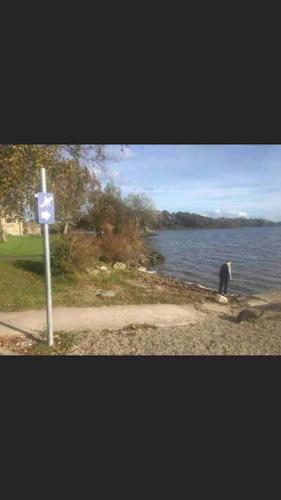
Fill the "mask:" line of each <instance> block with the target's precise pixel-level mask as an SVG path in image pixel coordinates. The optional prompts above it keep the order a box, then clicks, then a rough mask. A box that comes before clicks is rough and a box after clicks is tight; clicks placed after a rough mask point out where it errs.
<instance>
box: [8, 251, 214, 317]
mask: <svg viewBox="0 0 281 500" xmlns="http://www.w3.org/2000/svg"><path fill="white" fill-rule="evenodd" d="M0 290H1V293H0V311H1V312H8V311H21V310H24V309H40V308H43V307H45V281H44V267H43V263H42V259H41V261H36V260H13V261H7V260H2V261H1V260H0ZM52 290H53V304H54V307H56V306H68V307H70V306H77V307H90V306H100V305H111V304H155V303H170V304H184V303H189V302H194V301H196V300H200V297H202V294H205V295H206V292H201V291H200V290H196V287H194V288H192V287H188V286H186V285H184V284H181V283H176V282H175V280H172V279H167V278H164V277H161V276H157V275H150V274H145V273H141V272H139V271H135V270H127V271H117V270H113V269H112V270H111V271H110V274H106V273H102V272H100V273H99V274H97V275H84V276H65V277H64V276H59V275H57V276H53V279H52ZM99 290H104V291H109V290H110V291H113V292H114V293H115V297H108V298H102V297H99V296H97V295H96V293H97V291H99Z"/></svg>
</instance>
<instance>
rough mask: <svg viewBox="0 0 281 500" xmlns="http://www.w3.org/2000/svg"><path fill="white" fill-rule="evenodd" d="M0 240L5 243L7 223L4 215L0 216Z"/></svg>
mask: <svg viewBox="0 0 281 500" xmlns="http://www.w3.org/2000/svg"><path fill="white" fill-rule="evenodd" d="M0 233H1V234H0V241H2V243H7V223H6V218H5V217H0Z"/></svg>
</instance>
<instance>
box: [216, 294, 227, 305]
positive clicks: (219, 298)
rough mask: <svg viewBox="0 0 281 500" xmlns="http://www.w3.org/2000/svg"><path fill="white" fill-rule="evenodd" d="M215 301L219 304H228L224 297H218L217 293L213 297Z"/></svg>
mask: <svg viewBox="0 0 281 500" xmlns="http://www.w3.org/2000/svg"><path fill="white" fill-rule="evenodd" d="M215 300H216V302H218V303H219V304H227V303H228V298H227V297H225V296H224V295H220V294H219V293H218V294H217V295H216V296H215Z"/></svg>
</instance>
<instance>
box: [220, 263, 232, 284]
mask: <svg viewBox="0 0 281 500" xmlns="http://www.w3.org/2000/svg"><path fill="white" fill-rule="evenodd" d="M220 278H221V279H227V280H228V279H229V278H230V274H229V267H228V265H227V264H226V263H224V264H223V265H222V266H221V267H220Z"/></svg>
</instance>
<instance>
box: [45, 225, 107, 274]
mask: <svg viewBox="0 0 281 500" xmlns="http://www.w3.org/2000/svg"><path fill="white" fill-rule="evenodd" d="M100 254H101V251H100V248H99V245H98V244H97V241H96V239H95V238H94V237H92V236H88V235H85V234H81V233H80V234H76V233H69V234H67V235H60V236H56V237H53V252H52V272H53V273H54V274H75V273H83V272H85V271H86V269H87V268H89V267H93V266H94V265H95V264H96V262H97V261H98V259H99V257H100Z"/></svg>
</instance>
